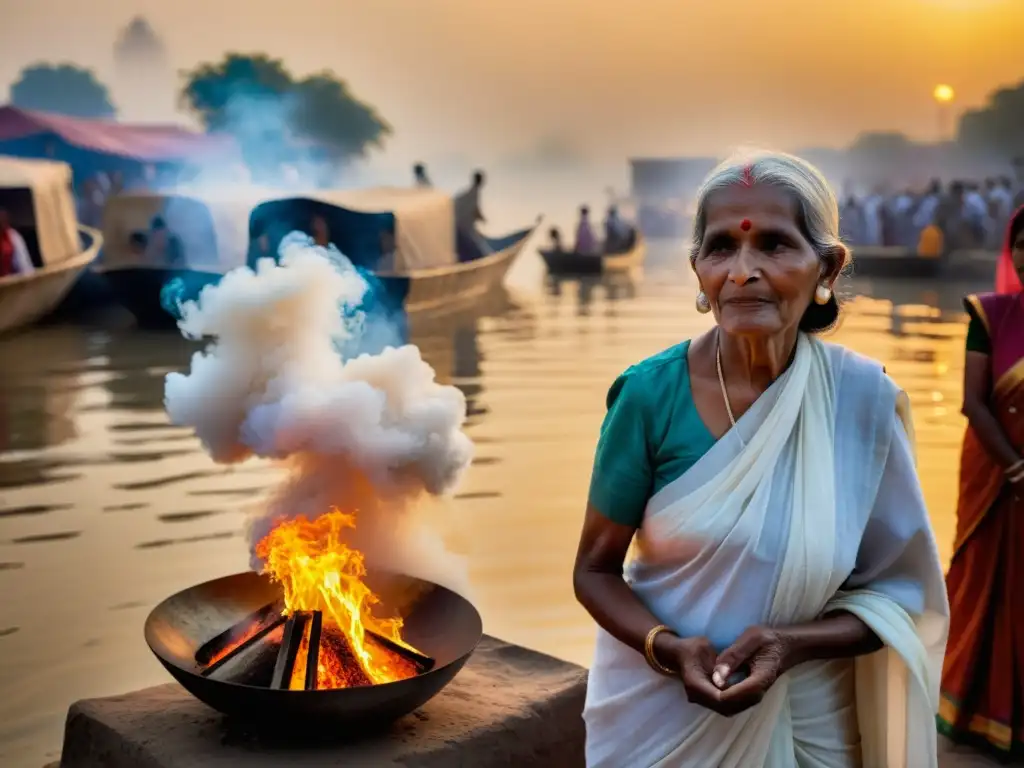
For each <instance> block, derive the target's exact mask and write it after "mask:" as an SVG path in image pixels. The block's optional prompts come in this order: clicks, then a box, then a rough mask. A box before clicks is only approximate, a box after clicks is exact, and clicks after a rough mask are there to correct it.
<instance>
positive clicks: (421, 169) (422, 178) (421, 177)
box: [412, 163, 434, 189]
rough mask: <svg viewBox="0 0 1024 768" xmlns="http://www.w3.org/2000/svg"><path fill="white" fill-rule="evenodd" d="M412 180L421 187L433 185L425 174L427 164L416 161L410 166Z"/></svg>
mask: <svg viewBox="0 0 1024 768" xmlns="http://www.w3.org/2000/svg"><path fill="white" fill-rule="evenodd" d="M412 177H413V181H414V183H415V184H416V186H417V187H419V188H421V189H430V188H431V187H433V186H434V185H433V184H432V183H431V182H430V177H429V176H427V166H425V165H424V164H423V163H416V165H414V166H413V167H412Z"/></svg>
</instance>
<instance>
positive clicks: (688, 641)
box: [674, 627, 789, 717]
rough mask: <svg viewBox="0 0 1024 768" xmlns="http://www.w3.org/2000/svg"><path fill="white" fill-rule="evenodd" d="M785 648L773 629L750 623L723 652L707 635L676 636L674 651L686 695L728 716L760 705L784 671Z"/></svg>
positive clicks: (781, 637)
mask: <svg viewBox="0 0 1024 768" xmlns="http://www.w3.org/2000/svg"><path fill="white" fill-rule="evenodd" d="M788 646H789V643H788V641H787V640H786V638H785V636H784V635H783V634H782V633H780V632H778V631H777V630H775V629H772V628H770V627H751V628H749V629H748V630H746V631H745V632H744V633H743V634H742V635H740V636H739V638H737V640H736V642H734V643H733V644H732V645H731V646H729V647H728V648H727V649H726V650H724V651H723V652H722V653H717V652H716V651H715V649H714V648H713V647H712V645H711V643H710V641H708V639H707V638H706V637H691V638H680V639H679V640H677V641H676V642H675V644H674V652H675V656H676V658H675V661H676V664H677V668H678V669H679V675H680V677H681V678H682V681H683V686H684V687H685V688H686V696H687V698H688V699H689V700H690V701H691V702H693V703H694V704H699V705H700V706H702V707H705V708H706V709H710V710H711V711H712V712H716V713H718V714H719V715H724V716H725V717H732V716H734V715H738V714H739V713H740V712H743V711H745V710H747V709H750V708H751V707H753V706H754V705H755V704H758V703H760V701H761V700H762V699H763V698H764V695H765V694H766V693H767V692H768V690H769V689H770V688H771V687H772V685H773V684H774V683H775V681H776V680H777V679H778V678H779V675H781V674H782V673H784V672H785V671H786V670H787V669H788V654H787V650H788ZM743 673H746V676H745V677H742V678H740V675H742V674H743Z"/></svg>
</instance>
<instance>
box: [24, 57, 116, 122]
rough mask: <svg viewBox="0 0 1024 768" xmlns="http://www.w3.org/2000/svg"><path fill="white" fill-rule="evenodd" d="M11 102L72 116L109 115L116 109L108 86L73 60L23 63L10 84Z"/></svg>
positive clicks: (113, 113)
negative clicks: (22, 66)
mask: <svg viewBox="0 0 1024 768" xmlns="http://www.w3.org/2000/svg"><path fill="white" fill-rule="evenodd" d="M10 101H11V104H13V105H14V106H16V107H22V108H24V109H36V110H39V111H42V112H56V113H58V114H62V115H69V116H71V117H86V118H112V117H114V115H115V114H116V113H117V110H116V108H115V107H114V104H113V102H112V101H111V99H110V93H109V92H108V91H107V87H106V86H105V85H103V83H101V82H100V81H99V80H97V79H96V76H95V75H94V74H93V72H92V70H89V69H84V68H82V67H76V66H74V65H72V64H57V65H53V64H34V65H32V66H30V67H25V69H23V70H22V71H21V74H20V75H19V76H18V79H17V80H16V81H15V82H14V84H13V85H12V86H11V95H10Z"/></svg>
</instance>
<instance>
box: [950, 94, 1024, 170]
mask: <svg viewBox="0 0 1024 768" xmlns="http://www.w3.org/2000/svg"><path fill="white" fill-rule="evenodd" d="M957 141H958V142H959V143H960V144H961V145H962V146H963V147H964V148H965V149H967V150H970V151H975V152H982V153H986V154H990V155H991V154H997V155H1000V156H1002V157H1005V158H1011V157H1024V82H1021V83H1019V84H1018V85H1016V86H1014V87H1012V88H1000V89H999V90H997V91H995V92H994V93H992V95H991V96H989V98H988V102H987V103H986V104H985V106H983V107H981V108H979V109H970V110H967V111H966V112H965V113H964V114H963V116H962V117H961V118H960V125H959V128H958V131H957Z"/></svg>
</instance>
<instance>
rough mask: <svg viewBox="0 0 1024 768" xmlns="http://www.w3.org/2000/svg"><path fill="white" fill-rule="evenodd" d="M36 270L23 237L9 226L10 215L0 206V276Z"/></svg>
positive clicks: (30, 272) (28, 273)
mask: <svg viewBox="0 0 1024 768" xmlns="http://www.w3.org/2000/svg"><path fill="white" fill-rule="evenodd" d="M35 271H36V267H35V264H33V263H32V255H31V254H30V253H29V251H28V246H27V245H26V244H25V238H23V237H22V236H21V233H20V232H18V230H16V229H15V228H14V227H13V226H11V216H10V213H8V211H7V209H6V208H0V277H9V276H10V275H31V274H32V273H33V272H35Z"/></svg>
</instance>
